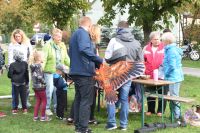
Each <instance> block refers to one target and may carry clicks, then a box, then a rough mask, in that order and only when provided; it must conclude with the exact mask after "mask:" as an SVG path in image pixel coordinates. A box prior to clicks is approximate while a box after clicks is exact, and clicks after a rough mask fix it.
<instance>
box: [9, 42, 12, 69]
mask: <svg viewBox="0 0 200 133" xmlns="http://www.w3.org/2000/svg"><path fill="white" fill-rule="evenodd" d="M12 45H13V44H9V46H8V65H10V64H11V63H12V62H13V46H12Z"/></svg>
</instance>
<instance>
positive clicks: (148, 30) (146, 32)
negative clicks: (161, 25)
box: [142, 24, 152, 46]
mask: <svg viewBox="0 0 200 133" xmlns="http://www.w3.org/2000/svg"><path fill="white" fill-rule="evenodd" d="M143 32H144V44H142V46H145V45H146V44H147V42H148V41H149V34H150V33H151V32H152V26H150V25H148V24H144V25H143Z"/></svg>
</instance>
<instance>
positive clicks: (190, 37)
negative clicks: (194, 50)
mask: <svg viewBox="0 0 200 133" xmlns="http://www.w3.org/2000/svg"><path fill="white" fill-rule="evenodd" d="M199 11H200V9H197V10H196V11H195V13H194V15H193V17H192V23H191V28H190V34H189V40H190V41H192V40H191V39H192V31H193V28H194V23H195V21H196V19H197V16H198V14H199Z"/></svg>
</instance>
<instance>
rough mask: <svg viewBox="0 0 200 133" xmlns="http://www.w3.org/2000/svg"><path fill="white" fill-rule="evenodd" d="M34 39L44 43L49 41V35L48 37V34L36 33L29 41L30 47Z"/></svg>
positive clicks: (34, 41)
mask: <svg viewBox="0 0 200 133" xmlns="http://www.w3.org/2000/svg"><path fill="white" fill-rule="evenodd" d="M36 38H37V40H43V41H44V42H46V41H48V40H49V39H51V35H49V34H48V33H36V34H35V35H33V36H32V37H31V39H30V42H31V45H35V43H36Z"/></svg>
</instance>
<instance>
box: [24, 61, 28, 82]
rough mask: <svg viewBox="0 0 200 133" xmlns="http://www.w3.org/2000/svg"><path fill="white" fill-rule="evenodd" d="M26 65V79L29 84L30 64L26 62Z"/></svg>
mask: <svg viewBox="0 0 200 133" xmlns="http://www.w3.org/2000/svg"><path fill="white" fill-rule="evenodd" d="M24 63H25V65H26V67H25V68H26V70H25V79H26V85H28V83H29V73H28V64H27V63H26V62H24Z"/></svg>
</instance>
